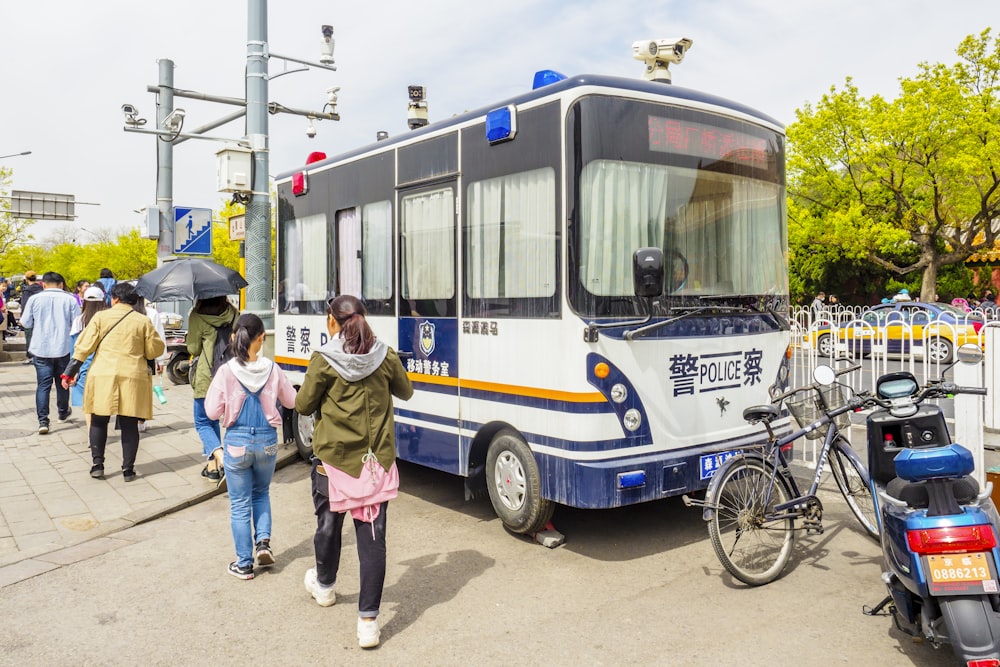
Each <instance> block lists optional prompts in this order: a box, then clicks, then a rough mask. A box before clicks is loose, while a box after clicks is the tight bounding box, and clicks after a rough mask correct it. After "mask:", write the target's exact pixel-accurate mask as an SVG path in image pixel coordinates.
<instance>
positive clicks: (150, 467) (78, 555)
mask: <svg viewBox="0 0 1000 667" xmlns="http://www.w3.org/2000/svg"><path fill="white" fill-rule="evenodd" d="M163 388H164V390H165V393H166V396H167V402H166V404H164V405H160V404H159V403H156V402H154V408H153V414H154V418H153V420H151V421H148V422H146V426H147V429H146V432H145V433H142V434H140V439H139V455H138V457H137V459H136V466H135V471H136V473H137V474H138V478H137V479H136V480H135V481H134V482H131V483H129V484H125V482H124V480H123V479H122V476H121V472H120V471H121V440H120V438H119V436H118V434H117V432H112V433H109V435H108V447H107V453H106V456H107V460H106V463H105V469H106V471H107V474H106V477H105V479H103V480H95V479H92V478H91V477H90V466H91V459H90V446H89V443H88V440H87V427H86V424H85V422H84V416H83V413H82V411H81V410H80V409H79V408H76V409H74V412H73V416H72V418H71V420H70V421H69V422H67V423H65V424H60V423H58V422H57V421H56V419H55V414H56V409H55V390H53V391H52V396H51V419H52V423H51V430H50V431H49V434H48V435H38V419H37V417H36V415H35V369H34V367H33V366H30V365H23V364H21V363H20V362H13V363H0V588H2V587H4V586H7V585H10V584H13V583H16V582H18V581H21V580H23V579H27V578H30V577H33V576H36V575H38V574H41V573H42V572H46V571H48V570H51V569H54V568H56V567H60V566H62V565H66V564H68V563H71V562H75V561H77V560H82V559H84V558H89V557H92V556H94V555H97V554H98V553H102V552H103V551H107V550H110V549H113V548H117V546H121V545H120V544H117V543H116V540H115V539H111V538H108V539H103V540H97V539H96V538H102V537H105V536H108V535H109V534H111V533H114V532H116V531H119V530H122V529H124V528H128V527H130V526H134V525H136V524H139V523H143V522H145V521H149V520H151V519H155V518H157V517H160V516H163V515H164V514H168V513H170V512H173V511H176V510H178V509H181V508H183V507H187V506H188V505H191V504H194V503H197V502H200V501H202V500H205V499H206V498H209V497H211V496H214V495H216V494H219V493H224V488H223V489H217V488H216V486H215V483H214V482H211V481H209V480H207V479H205V478H204V477H202V476H201V469H202V467H203V466H204V460H203V459H202V456H201V440H200V439H199V438H198V434H197V433H196V432H195V430H194V425H193V422H192V414H191V410H192V395H191V387H190V385H180V386H174V385H173V384H172V383H171V382H170V381H169V380H165V381H164V384H163ZM296 456H297V453H296V450H295V445H294V444H286V445H282V446H281V448H280V450H279V453H278V466H279V467H280V466H282V465H284V464H287V463H289V462H291V461H294V460H295V458H296ZM84 543H88V544H84ZM95 550H96V551H95Z"/></svg>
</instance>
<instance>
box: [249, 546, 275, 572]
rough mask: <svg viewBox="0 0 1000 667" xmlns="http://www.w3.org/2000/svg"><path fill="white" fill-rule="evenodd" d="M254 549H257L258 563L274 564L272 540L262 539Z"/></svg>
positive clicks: (267, 565) (266, 565) (264, 565)
mask: <svg viewBox="0 0 1000 667" xmlns="http://www.w3.org/2000/svg"><path fill="white" fill-rule="evenodd" d="M254 549H255V550H256V551H257V565H259V566H260V567H271V566H272V565H274V553H272V552H271V540H261V541H260V542H258V543H257V544H256V546H255V547H254Z"/></svg>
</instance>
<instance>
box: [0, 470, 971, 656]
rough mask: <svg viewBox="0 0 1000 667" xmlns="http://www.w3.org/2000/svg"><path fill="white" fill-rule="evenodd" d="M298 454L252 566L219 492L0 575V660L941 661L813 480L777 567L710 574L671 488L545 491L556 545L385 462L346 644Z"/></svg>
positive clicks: (351, 565)
mask: <svg viewBox="0 0 1000 667" xmlns="http://www.w3.org/2000/svg"><path fill="white" fill-rule="evenodd" d="M307 472H308V468H307V467H306V466H305V465H304V464H299V463H297V464H294V465H291V466H288V467H286V468H285V469H283V470H281V471H279V472H278V473H277V475H276V477H275V481H274V483H273V486H272V495H273V505H274V513H275V521H274V523H275V531H274V535H273V540H272V543H273V544H274V546H275V549H276V556H277V559H278V564H277V566H276V567H274V568H273V569H271V570H270V571H267V572H264V573H262V574H260V575H259V576H258V577H257V578H256V579H254V580H253V581H240V580H237V579H235V578H233V577H230V576H228V575H227V574H226V573H225V568H226V565H227V563H228V562H229V561H230V560H231V559H232V541H231V537H230V533H229V527H228V501H227V498H226V496H218V497H215V498H213V499H211V500H208V501H206V502H204V503H201V504H199V505H196V506H194V507H190V508H188V509H185V510H183V511H181V512H178V513H176V514H173V515H169V516H167V517H164V518H161V519H158V520H156V521H154V522H151V523H148V524H144V525H140V526H136V527H134V528H131V529H129V530H126V531H123V532H121V533H117V534H115V535H113V536H112V538H111V543H113V544H114V545H116V546H117V547H119V548H114V549H112V550H110V551H108V552H106V553H103V554H100V555H97V556H94V557H92V558H89V559H87V560H83V561H81V562H78V563H74V564H71V565H68V566H66V567H62V568H60V569H57V570H53V571H51V572H48V573H46V574H44V575H41V576H39V577H36V578H34V579H29V580H26V581H23V582H21V583H18V584H15V585H13V586H9V587H7V588H4V589H3V592H2V597H0V619H2V623H0V664H4V665H126V664H127V665H133V664H137V663H142V664H144V665H177V664H185V665H213V666H217V665H229V664H237V663H239V664H255V665H289V664H291V665H300V664H302V665H306V664H328V665H329V664H334V665H335V664H345V663H348V662H350V663H352V664H372V665H469V664H475V663H476V662H477V661H480V662H481V661H489V662H490V663H492V664H531V665H534V664H545V665H581V664H587V665H624V664H642V665H831V664H845V665H949V664H953V660H952V657H951V653H950V651H949V649H947V648H943V649H940V650H935V649H933V648H932V647H930V646H928V645H926V644H915V643H913V642H912V641H911V640H910V638H908V637H905V636H903V635H902V634H900V633H899V632H898V631H896V630H895V629H894V628H893V627H892V623H891V620H890V619H889V618H888V617H869V616H865V615H864V614H862V607H863V605H874V604H875V603H877V602H878V601H879V600H880V599H881V598H882V597H883V595H884V591H883V587H882V585H881V584H880V581H879V572H880V567H879V562H880V552H879V548H878V545H877V544H876V543H875V542H873V541H870V540H869V539H868V538H866V537H865V536H864V535H863V534H862V532H861V531H860V529H859V528H857V527H856V526H855V525H854V523H853V522H854V519H853V517H851V515H850V514H849V513H848V511H847V509H846V506H845V505H844V503H843V500H842V499H841V498H840V496H839V495H835V494H834V492H832V491H827V490H832V489H833V485H832V480H830V479H827V484H825V485H824V489H827V490H824V491H823V492H822V493H821V497H822V498H823V500H824V503H825V505H826V509H827V513H826V519H825V521H824V523H825V526H826V533H825V534H823V535H821V536H806V535H802V536H801V537H800V538H799V539H798V541H797V547H796V551H795V555H794V556H793V560H792V562H791V563H790V564H789V567H788V569H787V570H786V573H785V575H784V576H783V577H782V578H781V579H779V580H778V581H776V582H774V583H772V584H770V585H768V586H764V587H760V588H747V587H745V586H743V585H742V584H739V583H738V582H736V581H734V580H733V579H732V578H731V577H729V575H727V574H725V573H724V571H723V570H722V567H721V566H720V565H719V563H718V561H717V560H716V558H715V556H714V554H713V552H712V548H711V545H710V543H709V541H708V539H707V529H706V526H705V524H704V523H703V522H702V520H701V515H700V512H699V511H697V510H694V509H689V508H686V507H684V505H683V504H682V503H681V501H680V500H679V499H668V500H664V501H661V502H656V503H650V504H646V505H642V506H638V507H630V508H623V509H618V510H608V511H582V510H572V509H568V508H559V509H558V510H557V512H556V516H555V518H554V520H555V523H556V527H557V528H558V529H559V530H560V531H562V532H563V533H564V534H565V535H566V538H567V539H566V543H565V545H563V546H562V547H560V548H557V549H552V550H550V549H546V548H544V547H542V546H540V545H537V544H535V543H533V542H531V541H529V540H527V539H524V538H519V537H515V536H512V535H509V534H508V533H506V532H505V531H504V529H503V528H502V527H501V524H500V522H499V520H497V519H496V518H495V516H494V514H493V511H492V508H491V507H490V504H489V501H488V500H475V501H469V502H466V501H464V499H463V489H462V484H461V481H460V480H458V479H457V478H454V477H451V476H449V475H446V474H443V473H438V472H435V471H432V470H428V469H424V468H419V467H416V466H412V465H406V464H401V475H402V479H403V485H402V490H401V494H400V497H399V498H398V499H397V500H395V501H393V502H392V503H390V506H389V514H388V519H389V531H388V534H389V567H388V574H387V581H386V589H385V596H384V599H383V605H382V616H381V619H382V622H383V630H382V645H381V646H380V647H379V648H378V649H376V650H373V651H364V650H362V649H359V648H358V647H357V642H356V640H355V637H354V629H355V628H354V626H355V622H356V621H355V619H356V605H357V586H358V572H357V558H356V555H355V553H356V552H355V550H354V537H353V531H350V530H346V531H345V550H344V555H343V559H342V567H341V576H340V580H339V581H338V583H337V592H338V602H337V604H336V606H334V607H330V608H321V607H319V606H318V605H316V604H315V603H314V602H313V601H312V599H311V598H310V597H309V596H308V594H307V593H306V592H305V591H304V589H303V586H302V577H303V574H304V572H305V570H306V569H307V568H308V567H310V566H311V565H312V562H313V561H312V528H313V525H314V524H313V517H312V507H311V504H310V498H309V483H308V477H307Z"/></svg>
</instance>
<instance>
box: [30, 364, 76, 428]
mask: <svg viewBox="0 0 1000 667" xmlns="http://www.w3.org/2000/svg"><path fill="white" fill-rule="evenodd" d="M69 356H70V355H68V354H67V355H66V356H65V357H32V361H34V363H35V379H36V380H37V382H38V385H37V386H36V387H35V412H36V413H38V423H39V424H45V425H46V426H48V424H49V398H50V397H51V396H52V385H53V384H55V385H56V408H57V409H58V410H59V415H60V416H63V415H65V414H67V413H68V412H69V389H63V386H62V381H61V380H60V379H59V376H60V375H62V372H63V371H64V370H66V365H67V364H68V363H69Z"/></svg>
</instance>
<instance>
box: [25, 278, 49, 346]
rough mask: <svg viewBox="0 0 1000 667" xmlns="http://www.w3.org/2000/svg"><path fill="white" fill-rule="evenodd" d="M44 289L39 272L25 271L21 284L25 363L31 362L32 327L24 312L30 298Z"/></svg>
mask: <svg viewBox="0 0 1000 667" xmlns="http://www.w3.org/2000/svg"><path fill="white" fill-rule="evenodd" d="M43 289H45V288H44V287H43V286H42V285H41V283H39V282H38V274H37V273H35V272H34V271H25V272H24V284H23V285H22V286H21V297H20V306H21V328H22V329H24V349H25V351H26V352H27V354H26V355H25V358H24V363H25V364H30V363H31V336H32V327H31V325H30V324H25V323H24V313H25V312H26V310H27V307H28V299H30V298H31V297H33V296H34V295H36V294H39V293H41V291H42V290H43Z"/></svg>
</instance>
